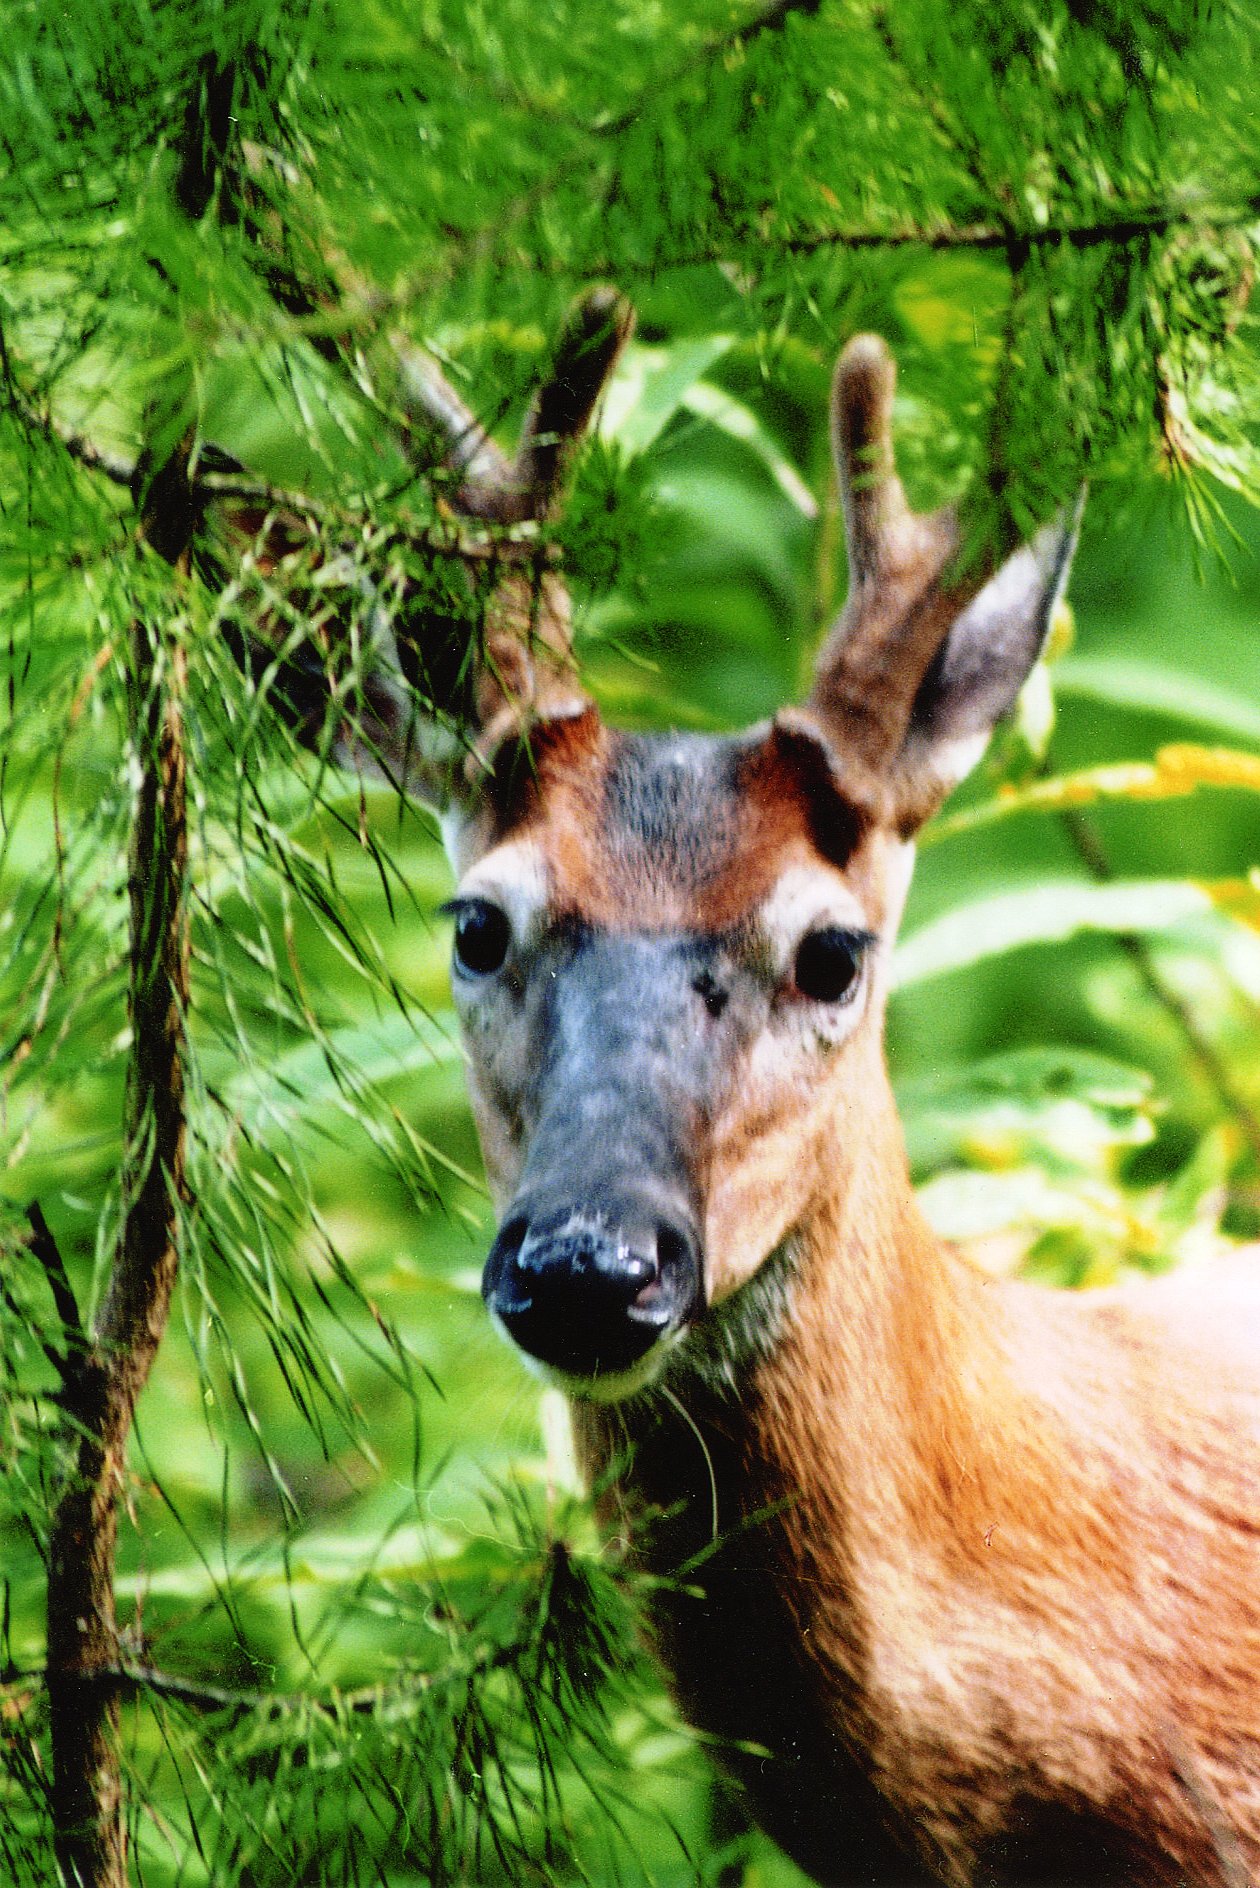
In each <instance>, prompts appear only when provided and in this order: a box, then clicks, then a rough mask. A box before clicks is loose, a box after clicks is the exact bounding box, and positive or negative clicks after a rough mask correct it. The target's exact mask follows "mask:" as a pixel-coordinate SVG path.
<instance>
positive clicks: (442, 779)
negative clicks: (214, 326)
mask: <svg viewBox="0 0 1260 1888" xmlns="http://www.w3.org/2000/svg"><path fill="white" fill-rule="evenodd" d="M633 328H634V313H633V310H632V309H631V307H630V305H629V303H628V302H627V301H626V300H625V299H624V297H623V296H621V295H619V294H618V293H617V292H616V291H615V290H613V289H609V288H602V287H601V288H596V289H593V290H591V291H589V292H588V293H587V294H586V295H584V296H583V297H582V298H581V299H580V300H579V301H578V302H577V303H576V304H575V306H574V307H573V308H572V309H571V311H570V313H569V316H568V319H567V321H566V323H565V325H564V328H563V330H562V332H561V334H560V336H559V339H558V340H557V343H556V346H555V349H554V353H553V357H552V361H551V366H550V370H549V372H548V373H547V375H546V376H545V378H544V379H543V381H542V383H541V384H540V386H539V388H538V390H537V392H536V393H535V396H534V399H533V401H532V403H531V405H530V408H529V412H528V414H527V415H526V419H525V423H524V427H523V429H522V433H521V438H520V442H519V444H518V446H517V450H516V452H515V454H514V455H513V456H511V457H509V456H508V455H507V454H506V453H504V452H503V451H502V450H501V449H500V448H499V446H498V445H497V444H496V443H495V441H494V440H493V439H492V438H491V436H490V434H489V432H488V430H487V428H486V426H485V425H484V424H483V423H482V421H481V420H479V419H478V418H477V417H476V416H475V415H474V414H473V413H472V412H471V411H470V410H469V408H468V407H467V406H466V405H465V404H464V402H463V400H462V399H461V398H460V396H459V395H458V394H457V393H456V391H455V390H454V388H453V387H452V386H451V385H450V383H449V381H448V380H447V379H446V377H445V376H444V375H443V373H442V372H441V370H440V368H439V367H438V365H437V362H436V361H435V360H433V359H432V357H431V356H429V355H428V354H425V353H423V352H422V351H421V350H419V349H418V348H415V347H413V346H412V345H410V344H409V343H407V342H406V341H404V340H402V339H399V338H395V342H394V351H395V355H396V357H397V359H398V362H399V382H398V386H397V388H396V390H395V394H396V400H397V403H398V405H399V407H400V408H401V409H402V412H403V414H404V416H405V419H406V423H407V427H406V435H405V437H406V440H407V443H408V450H409V451H411V453H412V456H413V457H414V458H415V459H416V461H417V465H418V467H419V469H420V471H421V472H422V473H423V474H424V475H425V476H427V477H431V478H433V479H434V481H435V484H436V485H437V486H438V490H439V496H440V501H441V502H440V507H439V508H440V510H442V511H443V512H444V513H445V514H446V515H448V516H451V517H453V519H454V520H457V521H458V522H459V526H460V530H461V532H463V533H465V534H466V535H465V536H464V537H462V538H460V539H459V541H458V542H454V543H453V546H452V549H451V551H450V552H449V553H446V555H448V556H449V557H450V559H451V560H452V561H453V563H454V565H455V568H456V577H457V578H460V577H462V578H466V581H465V582H463V583H462V584H461V583H458V582H457V583H456V585H455V586H454V589H455V590H456V591H459V590H461V589H462V591H463V596H462V597H457V598H456V599H455V601H454V605H453V608H452V609H451V610H446V609H445V607H444V606H439V607H437V608H435V606H434V605H433V603H432V600H431V594H430V593H429V592H428V591H427V590H426V591H425V592H424V593H421V592H420V591H419V590H418V589H417V588H416V587H415V586H414V585H412V586H411V587H410V588H408V587H407V586H406V585H405V584H403V585H399V586H398V587H397V588H396V590H395V592H394V594H393V595H392V597H391V599H390V601H389V603H388V605H387V603H386V601H385V599H384V596H383V595H382V594H381V593H380V592H379V591H378V590H377V589H376V587H375V585H374V584H370V583H369V581H368V580H367V579H363V578H360V580H359V581H358V584H357V590H356V597H355V602H354V607H353V611H352V612H348V613H347V615H346V619H345V621H344V622H339V621H334V622H333V624H332V630H333V632H334V633H331V634H329V633H327V631H326V633H325V636H324V638H323V642H322V645H320V646H317V645H316V643H315V640H314V639H311V640H310V641H309V642H308V643H306V644H304V645H303V646H302V647H301V648H300V649H299V650H298V652H297V654H296V655H295V656H293V657H292V658H291V659H287V662H286V665H285V666H286V674H285V676H284V678H283V682H284V687H283V688H282V689H281V691H280V692H281V693H282V694H283V695H284V696H285V697H286V701H285V706H286V710H288V709H289V708H291V709H292V718H293V719H294V720H295V721H297V722H298V724H299V732H300V733H301V735H302V738H303V739H305V740H311V741H313V740H315V739H318V738H319V737H320V734H321V731H322V730H323V729H324V727H325V726H326V714H327V707H328V703H329V699H330V697H331V699H332V701H333V702H334V703H335V704H336V708H337V711H338V728H337V734H336V738H335V740H334V744H333V749H332V753H333V758H334V759H335V760H337V761H338V762H339V763H340V764H341V765H343V766H346V767H349V768H352V769H355V770H357V771H360V772H365V773H372V774H375V775H376V776H378V777H384V778H386V779H388V780H389V781H390V782H391V783H392V784H393V785H395V786H396V787H397V788H398V789H399V790H400V791H401V792H403V793H406V794H408V795H410V796H411V797H413V798H416V799H418V800H421V801H423V802H425V803H426V804H428V805H430V806H432V807H434V808H436V809H437V810H438V811H439V812H441V813H444V814H447V813H450V814H458V813H459V812H460V811H461V810H462V809H468V808H471V807H472V806H475V805H476V804H477V803H478V802H479V801H480V800H481V799H483V798H484V796H485V793H486V790H487V788H488V787H489V786H490V784H491V783H492V780H493V779H494V778H495V777H496V776H501V774H502V765H501V763H502V761H503V757H504V753H505V749H506V748H507V746H508V744H509V743H510V744H511V745H512V746H513V748H516V747H519V746H521V745H522V743H525V742H528V740H529V737H530V734H531V730H532V729H536V728H539V727H541V726H542V725H544V724H546V723H548V722H560V721H564V720H568V719H572V718H574V717H577V716H581V715H584V714H586V713H587V712H588V711H590V709H591V704H590V702H589V701H588V699H587V697H586V696H585V695H584V693H583V691H582V689H581V687H580V685H579V682H578V678H577V670H576V665H575V663H574V659H573V646H572V645H573V636H572V623H571V614H570V605H569V596H568V592H567V590H566V588H565V585H564V583H563V580H562V578H561V575H560V572H559V570H558V567H557V565H556V561H555V558H554V553H553V548H552V546H551V545H550V544H549V543H548V541H547V538H546V534H545V533H538V532H531V531H530V530H529V529H528V527H529V526H530V525H533V524H543V523H545V522H546V520H548V519H549V518H551V517H553V516H554V515H555V513H556V511H557V510H558V508H559V506H560V504H561V501H562V497H563V490H564V485H565V478H566V474H567V472H568V469H569V466H570V463H571V461H572V458H573V454H574V450H575V448H576V446H577V444H578V442H579V441H580V440H581V438H582V436H583V434H584V433H585V431H586V429H587V426H588V424H589V422H590V419H591V417H592V414H593V413H594V411H595V408H596V405H597V403H598V401H599V397H600V394H601V393H602V391H603V389H604V387H605V385H606V384H607V381H608V379H609V376H610V375H611V373H612V371H613V368H614V366H615V364H616V362H617V359H618V357H619V356H620V354H621V351H622V349H623V347H624V346H625V344H626V342H627V340H628V339H629V337H630V335H631V333H632V332H633ZM513 526H525V527H527V528H526V529H525V530H523V531H516V532H513V531H512V530H511V527H513ZM452 537H453V539H454V537H455V534H454V533H452ZM464 545H466V546H467V548H466V549H465V548H462V546H464ZM351 615H352V618H353V620H351ZM325 622H326V624H327V617H326V618H325Z"/></svg>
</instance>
